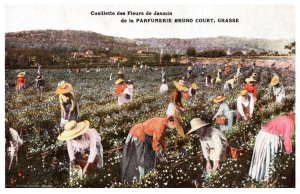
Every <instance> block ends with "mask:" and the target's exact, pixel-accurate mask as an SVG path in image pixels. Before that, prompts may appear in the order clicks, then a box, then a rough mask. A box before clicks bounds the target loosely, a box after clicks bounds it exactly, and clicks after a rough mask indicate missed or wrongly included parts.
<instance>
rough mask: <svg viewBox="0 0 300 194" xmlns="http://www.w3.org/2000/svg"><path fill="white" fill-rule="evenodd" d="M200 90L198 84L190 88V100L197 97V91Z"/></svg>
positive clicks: (193, 84)
mask: <svg viewBox="0 0 300 194" xmlns="http://www.w3.org/2000/svg"><path fill="white" fill-rule="evenodd" d="M197 89H199V87H198V86H197V84H196V83H192V84H191V86H190V88H189V93H188V94H189V99H192V98H193V97H194V96H195V95H196V90H197Z"/></svg>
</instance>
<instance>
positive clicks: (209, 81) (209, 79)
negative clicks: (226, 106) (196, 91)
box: [205, 75, 213, 87]
mask: <svg viewBox="0 0 300 194" xmlns="http://www.w3.org/2000/svg"><path fill="white" fill-rule="evenodd" d="M205 86H206V87H212V86H213V79H212V77H211V75H207V76H206V77H205Z"/></svg>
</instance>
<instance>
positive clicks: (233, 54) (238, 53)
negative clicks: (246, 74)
mask: <svg viewBox="0 0 300 194" xmlns="http://www.w3.org/2000/svg"><path fill="white" fill-rule="evenodd" d="M243 55H244V53H243V52H242V51H236V52H234V53H232V56H243Z"/></svg>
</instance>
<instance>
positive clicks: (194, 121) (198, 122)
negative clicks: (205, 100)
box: [187, 118, 209, 135]
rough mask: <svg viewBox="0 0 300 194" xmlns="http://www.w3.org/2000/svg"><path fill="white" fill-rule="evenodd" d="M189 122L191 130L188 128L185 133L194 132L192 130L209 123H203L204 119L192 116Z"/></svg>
mask: <svg viewBox="0 0 300 194" xmlns="http://www.w3.org/2000/svg"><path fill="white" fill-rule="evenodd" d="M190 124H191V127H192V128H191V130H189V132H187V135H188V134H190V133H192V132H194V131H197V130H198V129H200V128H202V127H204V126H206V125H209V123H205V122H204V121H202V120H201V119H200V118H193V119H192V120H191V122H190Z"/></svg>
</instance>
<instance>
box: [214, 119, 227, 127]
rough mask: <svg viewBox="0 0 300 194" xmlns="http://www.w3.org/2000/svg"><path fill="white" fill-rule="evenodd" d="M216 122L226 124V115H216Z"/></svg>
mask: <svg viewBox="0 0 300 194" xmlns="http://www.w3.org/2000/svg"><path fill="white" fill-rule="evenodd" d="M216 123H217V124H218V125H226V124H227V118H226V117H217V118H216Z"/></svg>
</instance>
